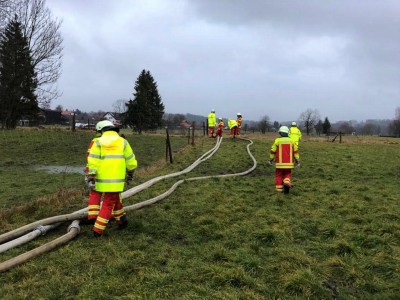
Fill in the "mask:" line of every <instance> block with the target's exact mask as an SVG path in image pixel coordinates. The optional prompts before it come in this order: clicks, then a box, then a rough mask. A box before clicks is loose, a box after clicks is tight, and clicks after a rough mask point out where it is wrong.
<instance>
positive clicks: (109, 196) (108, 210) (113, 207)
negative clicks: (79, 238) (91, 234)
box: [93, 192, 125, 234]
mask: <svg viewBox="0 0 400 300" xmlns="http://www.w3.org/2000/svg"><path fill="white" fill-rule="evenodd" d="M124 215H125V210H124V206H123V205H122V201H121V194H120V193H119V192H105V193H104V199H103V202H102V204H101V208H100V212H99V215H98V216H97V218H96V222H95V223H94V226H93V231H95V232H97V233H100V234H102V233H103V231H104V229H106V226H107V224H108V221H109V220H110V218H111V217H112V216H114V217H115V219H116V220H117V221H118V222H121V221H120V219H121V217H122V216H124Z"/></svg>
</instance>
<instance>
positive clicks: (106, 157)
mask: <svg viewBox="0 0 400 300" xmlns="http://www.w3.org/2000/svg"><path fill="white" fill-rule="evenodd" d="M101 122H103V123H101ZM101 122H99V123H101V124H99V123H98V124H97V125H98V126H97V125H96V128H99V129H100V131H101V137H99V138H97V139H95V141H94V143H93V146H92V147H91V148H90V151H89V156H88V167H89V170H88V181H89V182H92V183H94V184H95V190H96V191H97V192H100V193H104V199H103V203H102V205H101V208H100V211H99V214H98V216H97V218H96V221H95V223H94V226H93V232H94V236H95V237H100V236H102V235H103V232H104V230H105V228H106V226H107V224H108V221H109V220H110V218H111V216H112V214H113V212H114V217H115V219H116V220H117V221H118V224H119V225H118V228H119V229H122V228H125V227H126V226H127V224H128V221H127V219H126V215H125V211H124V207H123V205H122V202H121V198H120V193H121V192H122V191H123V190H124V186H125V182H126V181H127V182H128V183H129V182H130V181H132V178H133V172H134V170H135V169H136V168H137V161H136V157H135V154H134V153H133V151H132V148H131V146H130V145H129V143H128V141H127V140H125V139H124V138H122V137H120V136H119V134H118V132H119V128H118V127H116V126H114V124H113V123H111V122H110V121H101Z"/></svg>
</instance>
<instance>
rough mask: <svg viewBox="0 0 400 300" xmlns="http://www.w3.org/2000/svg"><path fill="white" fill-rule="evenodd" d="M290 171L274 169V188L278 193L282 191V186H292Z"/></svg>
mask: <svg viewBox="0 0 400 300" xmlns="http://www.w3.org/2000/svg"><path fill="white" fill-rule="evenodd" d="M291 179H292V169H276V170H275V188H276V190H277V191H278V192H282V191H283V186H284V185H286V186H288V187H291V186H292V183H291Z"/></svg>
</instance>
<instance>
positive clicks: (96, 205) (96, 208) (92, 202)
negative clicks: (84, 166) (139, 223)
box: [88, 190, 124, 221]
mask: <svg viewBox="0 0 400 300" xmlns="http://www.w3.org/2000/svg"><path fill="white" fill-rule="evenodd" d="M102 196H103V193H102V192H97V191H95V190H91V191H90V194H89V200H88V220H96V218H97V216H98V215H99V212H100V202H101V197H102ZM119 201H120V202H121V203H122V198H121V195H120V199H119ZM122 215H124V214H122ZM122 215H119V214H118V213H117V212H115V211H114V210H113V211H112V216H111V219H112V218H115V219H116V220H117V221H118V220H119V219H120V218H121V216H122Z"/></svg>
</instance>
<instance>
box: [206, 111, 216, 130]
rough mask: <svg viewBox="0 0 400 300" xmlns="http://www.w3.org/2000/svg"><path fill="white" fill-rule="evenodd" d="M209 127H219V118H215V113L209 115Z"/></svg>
mask: <svg viewBox="0 0 400 300" xmlns="http://www.w3.org/2000/svg"><path fill="white" fill-rule="evenodd" d="M207 120H208V127H214V126H215V125H217V117H216V116H215V113H209V114H208V118H207Z"/></svg>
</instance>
